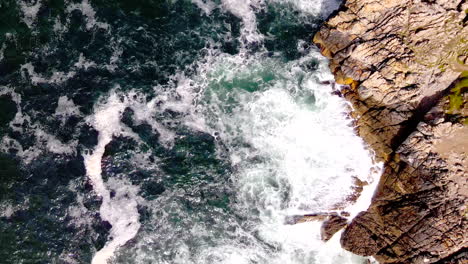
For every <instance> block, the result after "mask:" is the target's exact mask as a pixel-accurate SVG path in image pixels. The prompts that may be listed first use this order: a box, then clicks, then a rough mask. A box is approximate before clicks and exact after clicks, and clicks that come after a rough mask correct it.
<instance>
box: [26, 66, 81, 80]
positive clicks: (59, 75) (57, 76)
mask: <svg viewBox="0 0 468 264" xmlns="http://www.w3.org/2000/svg"><path fill="white" fill-rule="evenodd" d="M23 70H26V71H27V72H28V75H29V78H31V83H32V84H39V83H56V84H61V83H63V82H65V81H67V80H68V79H70V78H72V77H73V76H75V75H76V72H75V71H69V72H67V73H65V72H61V71H54V72H53V73H52V75H51V76H50V77H43V76H42V75H41V74H39V73H36V71H35V69H34V65H32V63H30V62H28V63H26V64H23V65H21V76H22V77H23V78H26V76H25V74H24V71H23Z"/></svg>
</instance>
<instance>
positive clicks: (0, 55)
mask: <svg viewBox="0 0 468 264" xmlns="http://www.w3.org/2000/svg"><path fill="white" fill-rule="evenodd" d="M5 49H6V43H5V42H3V44H2V47H1V48H0V62H1V61H2V60H3V59H4V58H5Z"/></svg>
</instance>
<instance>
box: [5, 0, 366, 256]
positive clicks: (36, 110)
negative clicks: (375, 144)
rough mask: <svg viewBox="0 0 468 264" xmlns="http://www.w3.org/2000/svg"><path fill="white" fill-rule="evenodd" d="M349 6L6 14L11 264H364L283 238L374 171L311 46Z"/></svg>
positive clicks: (172, 4)
mask: <svg viewBox="0 0 468 264" xmlns="http://www.w3.org/2000/svg"><path fill="white" fill-rule="evenodd" d="M337 6H338V3H336V2H333V1H305V0H304V1H300V0H290V1H286V0H285V1H279V0H278V1H276V0H275V1H273V0H272V1H254V0H250V1H247V0H245V1H242V0H229V1H228V0H223V1H209V0H197V1H195V0H194V1H189V0H167V1H165V0H122V1H111V0H109V1H108V0H89V1H88V0H84V1H63V0H47V1H46V0H42V1H39V0H38V1H29V0H24V1H23V0H14V1H13V0H0V138H1V145H0V210H1V211H2V213H0V262H1V263H91V262H92V260H93V258H94V260H93V263H105V262H106V261H108V263H359V261H361V260H360V259H359V258H357V257H355V256H351V255H350V254H348V253H345V252H343V251H341V250H340V249H339V248H338V247H337V246H336V244H334V245H325V244H324V243H322V242H320V240H319V239H318V233H317V226H316V225H315V224H310V225H308V226H302V227H291V226H287V225H284V219H285V218H286V217H287V216H288V215H292V214H301V213H307V212H314V211H326V210H330V209H331V208H332V207H333V205H334V204H337V203H339V202H342V201H343V199H344V198H345V197H346V195H347V194H349V193H350V192H351V189H350V186H351V181H352V178H351V176H355V175H358V176H359V177H361V176H362V177H367V176H368V174H369V170H370V167H371V166H372V162H371V158H370V154H369V153H367V151H366V150H365V149H364V146H363V144H362V142H361V141H360V139H359V138H357V137H356V136H355V135H354V133H353V130H352V128H351V127H350V120H349V119H348V118H347V117H346V115H345V114H343V113H345V112H346V111H347V108H346V105H345V103H344V102H343V101H341V99H340V98H337V97H333V96H332V95H331V94H330V93H331V86H330V85H327V84H326V83H327V81H330V80H332V76H331V75H330V73H329V72H328V70H327V67H326V63H327V62H326V60H324V59H323V58H322V57H321V56H320V55H319V54H318V52H317V50H316V48H314V47H312V46H311V43H310V39H311V36H312V35H313V34H314V32H316V30H317V29H318V27H319V26H320V23H321V22H322V21H323V19H324V18H325V17H326V16H327V15H328V14H330V13H331V12H332V11H333V10H334V9H335V8H337ZM307 232H310V233H307ZM288 234H289V235H288ZM307 234H310V237H308V235H307ZM106 252H107V253H106Z"/></svg>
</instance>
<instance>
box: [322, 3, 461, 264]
mask: <svg viewBox="0 0 468 264" xmlns="http://www.w3.org/2000/svg"><path fill="white" fill-rule="evenodd" d="M467 11H468V2H467V1H462V0H436V1H418V0H414V1H404V0H388V1H375V0H348V1H346V2H345V4H344V5H343V6H342V8H341V10H340V12H338V13H336V15H335V16H334V17H332V18H331V19H329V20H328V22H326V23H325V24H324V26H323V27H322V28H321V30H320V31H319V32H318V33H317V35H316V36H315V37H314V42H315V43H316V44H318V46H319V47H320V48H321V50H322V53H323V54H324V55H325V56H327V57H328V58H330V68H331V70H332V72H333V73H334V74H335V77H336V81H337V82H338V83H341V84H345V85H348V86H349V88H347V89H345V90H343V91H342V94H343V95H344V97H345V98H347V99H348V100H349V101H351V102H352V104H353V106H354V113H353V116H354V117H355V118H356V124H357V132H358V133H359V135H360V136H361V137H363V138H364V140H366V142H367V143H368V144H369V145H370V146H371V147H372V148H373V149H374V150H375V152H376V155H377V157H378V158H379V159H380V160H382V161H384V162H385V164H386V165H385V168H384V172H383V175H382V177H381V180H380V182H379V186H378V188H377V190H376V193H375V194H374V197H373V201H372V204H371V206H370V207H369V208H368V210H367V211H365V212H361V213H360V214H359V215H358V216H357V217H355V218H354V219H353V221H352V222H351V224H350V225H349V226H347V227H346V229H345V231H344V232H343V235H342V237H341V244H342V246H343V247H344V248H345V249H347V250H349V251H351V252H353V253H356V254H359V255H365V256H374V257H375V258H376V259H377V260H378V261H379V262H380V263H436V262H439V261H440V263H466V261H468V259H467V256H466V248H467V247H468V240H467V238H468V235H467V233H468V232H466V227H467V221H468V219H467V207H466V204H467V201H468V199H467V198H468V182H467V177H466V176H467V175H468V174H467V168H468V166H467V164H468V155H467V148H468V142H467V138H468V129H467V127H466V122H467V112H468V111H467V104H466V102H467V95H466V86H467V85H466V81H465V80H466V79H465V80H464V79H463V78H466V77H468V74H467V72H466V71H467V70H468V66H467V65H466V63H467V55H468V41H467V38H468V17H467V16H468V12H467ZM464 252H465V253H464ZM463 261H465V262H463Z"/></svg>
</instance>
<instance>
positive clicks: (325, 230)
mask: <svg viewBox="0 0 468 264" xmlns="http://www.w3.org/2000/svg"><path fill="white" fill-rule="evenodd" d="M347 224H348V220H347V219H346V218H344V217H341V216H339V215H330V216H329V217H328V220H326V221H325V222H323V224H322V228H321V232H320V234H321V237H322V240H323V241H328V240H330V238H332V236H333V235H334V234H335V233H336V232H338V231H340V230H341V229H343V228H344V227H345V226H346V225H347Z"/></svg>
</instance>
